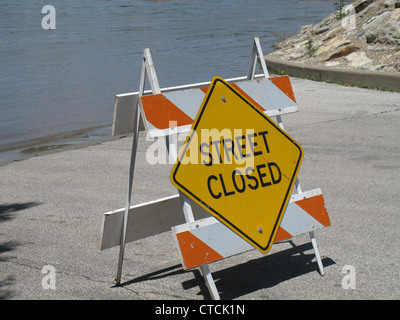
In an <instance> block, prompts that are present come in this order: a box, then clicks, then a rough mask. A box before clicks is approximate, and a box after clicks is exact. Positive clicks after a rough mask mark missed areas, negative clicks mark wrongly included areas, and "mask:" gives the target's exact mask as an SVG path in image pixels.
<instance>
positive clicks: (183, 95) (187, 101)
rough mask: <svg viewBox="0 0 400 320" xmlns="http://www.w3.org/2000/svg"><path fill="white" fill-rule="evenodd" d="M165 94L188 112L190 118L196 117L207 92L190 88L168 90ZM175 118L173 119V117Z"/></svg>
mask: <svg viewBox="0 0 400 320" xmlns="http://www.w3.org/2000/svg"><path fill="white" fill-rule="evenodd" d="M164 96H165V97H166V98H167V99H168V100H169V101H171V102H172V103H173V104H174V105H176V106H177V107H178V108H179V109H181V110H182V111H183V112H184V113H186V114H187V115H188V116H189V117H190V118H192V119H194V118H196V115H197V112H198V111H199V109H200V106H201V103H202V102H203V99H204V96H205V93H204V92H203V91H201V90H200V89H188V90H182V91H175V92H166V93H164ZM171 120H173V119H171Z"/></svg>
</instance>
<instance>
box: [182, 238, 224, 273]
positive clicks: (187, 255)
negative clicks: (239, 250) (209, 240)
mask: <svg viewBox="0 0 400 320" xmlns="http://www.w3.org/2000/svg"><path fill="white" fill-rule="evenodd" d="M176 237H177V239H178V243H179V247H180V248H181V252H182V258H183V262H184V265H185V266H186V268H187V269H190V268H193V267H197V266H200V265H203V264H205V263H209V262H213V261H217V260H220V259H223V258H224V257H223V256H221V255H220V254H219V253H218V252H216V251H215V250H214V249H212V248H210V247H209V246H208V245H206V244H205V243H204V242H203V241H201V240H200V239H199V238H197V237H195V236H194V235H193V234H192V233H191V232H190V231H185V232H182V233H178V234H177V235H176Z"/></svg>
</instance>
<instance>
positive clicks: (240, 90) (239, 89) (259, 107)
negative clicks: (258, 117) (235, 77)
mask: <svg viewBox="0 0 400 320" xmlns="http://www.w3.org/2000/svg"><path fill="white" fill-rule="evenodd" d="M231 85H232V87H234V88H235V89H236V90H237V91H239V92H240V93H241V94H242V95H243V96H244V97H245V98H246V99H247V100H249V101H250V102H251V103H252V104H253V105H254V106H256V107H257V108H258V109H260V110H261V111H265V109H264V108H263V107H261V106H260V105H259V104H258V102H257V101H256V100H254V99H253V98H252V97H250V96H249V95H248V94H247V93H246V92H244V91H243V90H242V89H241V88H240V87H239V86H238V85H237V84H236V83H231Z"/></svg>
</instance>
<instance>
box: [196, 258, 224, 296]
mask: <svg viewBox="0 0 400 320" xmlns="http://www.w3.org/2000/svg"><path fill="white" fill-rule="evenodd" d="M200 270H201V273H202V274H203V278H204V280H205V281H206V285H207V288H208V291H209V292H210V295H211V298H212V299H213V300H220V297H219V294H218V290H217V287H216V286H215V282H214V279H213V277H212V274H211V271H210V268H209V266H208V264H203V265H202V266H200Z"/></svg>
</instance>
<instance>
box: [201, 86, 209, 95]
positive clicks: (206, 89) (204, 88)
mask: <svg viewBox="0 0 400 320" xmlns="http://www.w3.org/2000/svg"><path fill="white" fill-rule="evenodd" d="M208 88H209V87H201V88H199V89H200V90H201V91H203V92H204V93H206V94H207V91H208Z"/></svg>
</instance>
